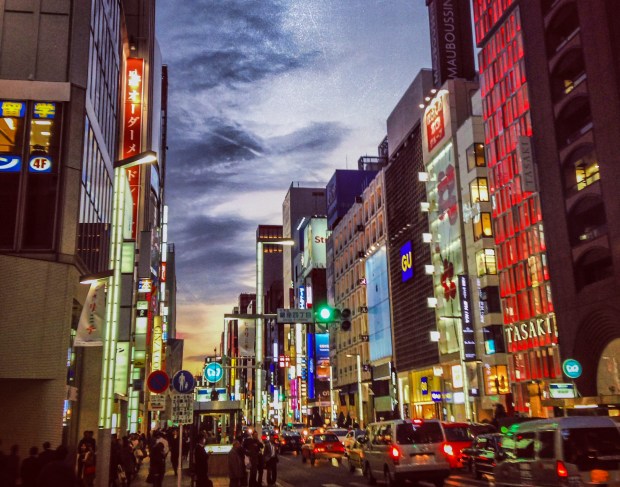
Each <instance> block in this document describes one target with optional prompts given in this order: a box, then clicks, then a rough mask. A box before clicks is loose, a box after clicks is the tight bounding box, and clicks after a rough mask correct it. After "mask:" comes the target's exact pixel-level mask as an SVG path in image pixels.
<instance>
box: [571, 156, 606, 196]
mask: <svg viewBox="0 0 620 487" xmlns="http://www.w3.org/2000/svg"><path fill="white" fill-rule="evenodd" d="M599 179H601V175H600V173H599V168H598V161H597V160H596V158H595V157H594V154H593V153H590V154H588V155H586V156H584V157H582V158H580V159H578V160H577V161H575V180H576V181H577V184H576V189H577V191H581V190H582V189H584V188H586V187H588V186H590V185H591V184H593V183H594V182H596V181H598V180H599Z"/></svg>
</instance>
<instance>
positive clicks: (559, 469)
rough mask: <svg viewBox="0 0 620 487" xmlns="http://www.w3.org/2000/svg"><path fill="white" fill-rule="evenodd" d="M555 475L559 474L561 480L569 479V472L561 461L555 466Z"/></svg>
mask: <svg viewBox="0 0 620 487" xmlns="http://www.w3.org/2000/svg"><path fill="white" fill-rule="evenodd" d="M555 473H557V474H558V477H559V478H561V479H566V478H568V470H567V469H566V465H564V462H563V461H561V460H558V461H557V463H556V464H555Z"/></svg>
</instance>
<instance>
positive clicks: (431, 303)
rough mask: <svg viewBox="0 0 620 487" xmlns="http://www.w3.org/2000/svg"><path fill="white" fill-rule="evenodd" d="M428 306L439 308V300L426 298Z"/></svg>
mask: <svg viewBox="0 0 620 487" xmlns="http://www.w3.org/2000/svg"><path fill="white" fill-rule="evenodd" d="M426 305H427V306H428V307H429V308H436V307H437V298H426Z"/></svg>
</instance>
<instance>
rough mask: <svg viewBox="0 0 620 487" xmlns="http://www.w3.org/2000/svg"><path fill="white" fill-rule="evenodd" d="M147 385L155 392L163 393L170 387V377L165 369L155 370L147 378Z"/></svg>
mask: <svg viewBox="0 0 620 487" xmlns="http://www.w3.org/2000/svg"><path fill="white" fill-rule="evenodd" d="M146 387H148V388H149V391H151V392H152V393H153V394H162V393H163V392H166V391H167V390H168V387H170V377H168V374H166V373H165V372H164V371H163V370H154V371H153V372H151V373H150V374H149V376H148V378H147V379H146Z"/></svg>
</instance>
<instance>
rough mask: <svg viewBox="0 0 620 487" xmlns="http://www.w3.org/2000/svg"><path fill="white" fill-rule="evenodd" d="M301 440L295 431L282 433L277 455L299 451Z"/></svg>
mask: <svg viewBox="0 0 620 487" xmlns="http://www.w3.org/2000/svg"><path fill="white" fill-rule="evenodd" d="M301 444H302V439H301V435H300V434H299V433H297V431H283V432H282V434H281V435H280V448H279V453H283V452H287V451H294V452H299V451H301Z"/></svg>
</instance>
